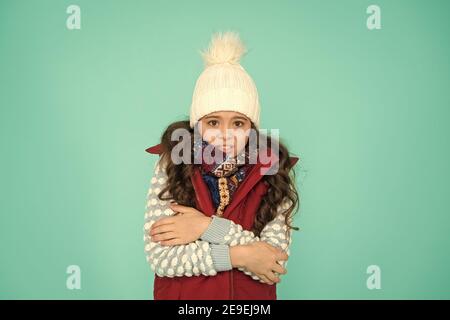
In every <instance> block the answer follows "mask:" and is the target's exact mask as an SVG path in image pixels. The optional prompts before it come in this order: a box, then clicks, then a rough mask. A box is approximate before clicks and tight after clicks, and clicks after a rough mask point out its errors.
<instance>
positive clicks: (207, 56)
mask: <svg viewBox="0 0 450 320" xmlns="http://www.w3.org/2000/svg"><path fill="white" fill-rule="evenodd" d="M245 53H246V48H245V46H244V44H243V43H242V42H241V40H240V39H239V35H238V34H237V33H235V32H231V31H227V32H225V33H223V34H222V33H221V32H219V33H216V34H214V35H213V36H212V39H211V43H210V45H209V48H208V49H207V50H206V52H200V54H201V56H202V57H203V60H204V62H205V70H203V72H202V73H201V74H200V76H199V77H198V79H197V82H196V84H195V89H194V93H193V96H192V105H191V111H190V126H191V128H193V127H194V126H195V124H196V123H197V122H198V120H199V119H201V118H202V117H203V116H205V115H207V114H209V113H211V112H215V111H235V112H240V113H242V114H244V115H245V116H247V117H248V118H249V119H250V120H251V121H252V122H253V124H254V125H255V127H256V128H259V113H260V107H259V98H258V91H257V89H256V86H255V83H254V82H253V80H252V78H251V77H250V75H249V74H248V73H247V72H246V71H245V69H244V68H243V67H242V66H241V65H240V64H239V60H240V58H241V57H242V56H243V55H244V54H245Z"/></svg>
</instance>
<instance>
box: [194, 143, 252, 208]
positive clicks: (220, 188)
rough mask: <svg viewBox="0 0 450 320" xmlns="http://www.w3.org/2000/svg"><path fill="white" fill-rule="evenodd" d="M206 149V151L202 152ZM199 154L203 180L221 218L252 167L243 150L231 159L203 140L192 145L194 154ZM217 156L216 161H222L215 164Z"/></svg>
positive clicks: (247, 154) (247, 155)
mask: <svg viewBox="0 0 450 320" xmlns="http://www.w3.org/2000/svg"><path fill="white" fill-rule="evenodd" d="M207 147H208V150H207V151H206V152H204V151H205V148H207ZM210 148H211V149H210ZM210 150H212V151H210ZM199 152H201V155H203V156H202V158H201V159H202V163H201V165H200V166H201V171H202V177H203V180H204V181H205V182H206V184H207V185H208V187H209V190H210V192H211V196H212V199H213V202H214V207H215V208H216V214H217V215H218V216H221V215H222V214H223V212H224V210H225V207H226V206H227V205H228V204H229V203H230V202H231V199H232V197H233V194H234V192H235V191H236V189H237V187H238V186H239V184H240V183H241V181H243V180H244V178H245V177H246V175H247V173H248V172H249V170H250V169H251V167H252V166H253V165H252V164H250V163H249V162H250V161H249V157H250V155H249V152H248V151H247V150H246V148H244V149H243V150H242V151H241V152H239V154H238V155H236V156H235V157H232V156H230V155H227V154H226V152H223V151H222V150H220V149H218V148H213V146H211V145H210V144H209V143H208V142H206V141H205V140H203V139H201V141H198V142H195V143H194V153H195V154H196V155H197V156H198V155H199ZM217 154H218V159H223V161H222V162H220V163H217V162H216V159H215V156H216V155H217ZM206 158H207V160H206Z"/></svg>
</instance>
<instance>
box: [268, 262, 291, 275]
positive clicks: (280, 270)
mask: <svg viewBox="0 0 450 320" xmlns="http://www.w3.org/2000/svg"><path fill="white" fill-rule="evenodd" d="M272 271H275V272H278V273H279V274H286V273H287V271H286V269H285V268H283V267H282V266H280V265H279V264H278V263H275V264H274V265H273V267H272Z"/></svg>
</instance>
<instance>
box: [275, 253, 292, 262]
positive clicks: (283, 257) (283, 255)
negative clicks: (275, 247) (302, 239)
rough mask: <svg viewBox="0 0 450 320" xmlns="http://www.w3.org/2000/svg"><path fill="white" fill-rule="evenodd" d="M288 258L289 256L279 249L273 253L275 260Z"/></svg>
mask: <svg viewBox="0 0 450 320" xmlns="http://www.w3.org/2000/svg"><path fill="white" fill-rule="evenodd" d="M288 258H289V256H288V255H287V253H286V252H284V251H280V252H278V253H277V254H276V255H275V260H277V261H279V260H282V261H286V260H287V259H288Z"/></svg>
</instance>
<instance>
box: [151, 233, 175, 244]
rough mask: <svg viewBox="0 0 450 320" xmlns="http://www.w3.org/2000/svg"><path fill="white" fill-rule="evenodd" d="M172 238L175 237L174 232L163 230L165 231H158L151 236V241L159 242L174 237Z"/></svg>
mask: <svg viewBox="0 0 450 320" xmlns="http://www.w3.org/2000/svg"><path fill="white" fill-rule="evenodd" d="M174 238H176V234H175V232H165V233H160V234H157V235H155V236H152V241H153V242H159V241H164V240H170V239H174Z"/></svg>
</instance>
